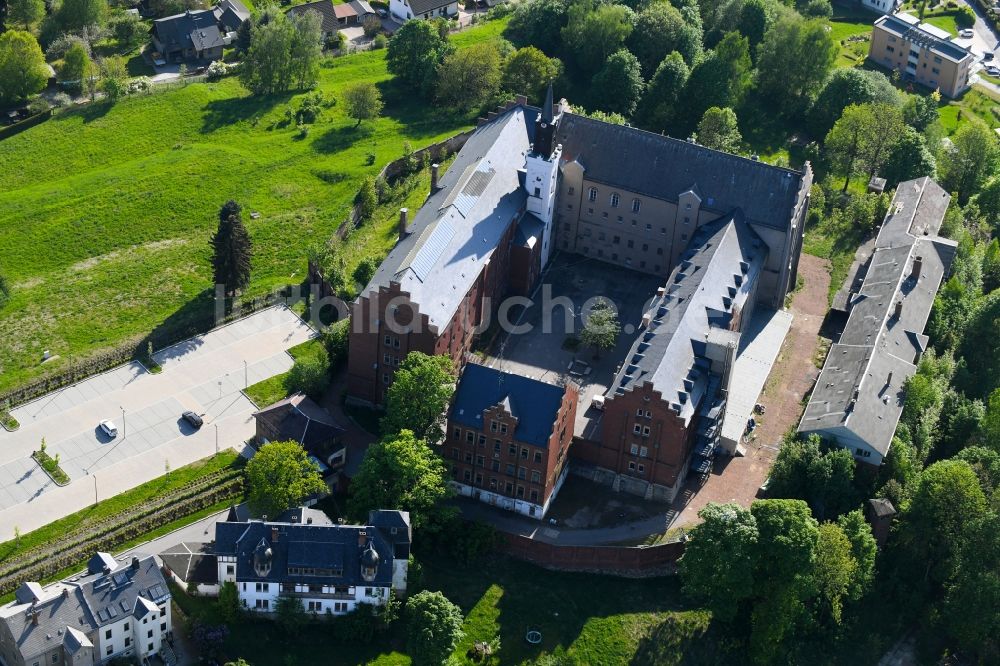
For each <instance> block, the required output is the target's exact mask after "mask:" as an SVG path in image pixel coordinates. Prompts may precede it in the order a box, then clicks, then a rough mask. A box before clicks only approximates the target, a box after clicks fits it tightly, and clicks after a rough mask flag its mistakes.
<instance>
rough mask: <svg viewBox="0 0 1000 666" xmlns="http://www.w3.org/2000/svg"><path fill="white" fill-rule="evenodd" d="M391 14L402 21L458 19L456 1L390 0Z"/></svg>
mask: <svg viewBox="0 0 1000 666" xmlns="http://www.w3.org/2000/svg"><path fill="white" fill-rule="evenodd" d="M389 13H390V14H392V15H393V16H395V17H396V18H398V19H399V20H400V21H409V20H410V19H425V20H426V19H435V18H449V19H450V18H458V2H456V1H455V0H389Z"/></svg>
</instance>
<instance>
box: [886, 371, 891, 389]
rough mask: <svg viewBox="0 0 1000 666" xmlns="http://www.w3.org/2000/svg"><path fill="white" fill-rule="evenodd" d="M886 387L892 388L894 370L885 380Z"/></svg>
mask: <svg viewBox="0 0 1000 666" xmlns="http://www.w3.org/2000/svg"><path fill="white" fill-rule="evenodd" d="M885 385H886V386H892V370H890V371H889V376H888V377H887V378H886V380H885Z"/></svg>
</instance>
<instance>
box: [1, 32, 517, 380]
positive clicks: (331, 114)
mask: <svg viewBox="0 0 1000 666" xmlns="http://www.w3.org/2000/svg"><path fill="white" fill-rule="evenodd" d="M503 26H504V23H503V22H502V21H498V22H491V23H487V24H484V25H482V26H477V27H474V28H471V29H469V30H466V31H464V32H462V33H459V34H457V35H455V36H453V41H454V43H455V44H456V45H457V46H459V47H462V46H467V45H469V44H471V43H474V42H476V41H480V40H484V39H490V38H492V37H495V36H496V35H498V34H499V33H500V31H501V30H502V29H503ZM359 80H367V81H373V82H376V83H377V84H378V85H379V87H380V88H381V90H382V94H383V97H384V99H385V102H386V106H385V110H384V113H383V117H382V118H381V119H379V120H378V121H375V122H366V123H364V124H362V126H361V127H359V128H355V122H354V121H353V120H350V119H348V118H347V117H346V116H345V113H344V111H343V110H342V108H341V105H335V106H332V107H330V108H328V109H326V110H325V111H324V114H323V116H322V117H321V119H320V121H319V122H317V123H316V124H315V125H314V126H312V127H311V128H310V130H309V133H308V136H306V137H302V136H300V133H299V131H298V130H297V129H296V128H295V127H294V123H286V122H285V113H286V111H288V110H291V111H293V112H294V110H295V108H296V107H297V105H298V103H299V98H301V96H302V94H300V93H297V92H296V93H290V94H287V95H279V96H275V97H269V98H254V97H250V96H249V95H248V93H247V92H246V90H244V89H243V88H242V86H241V85H240V84H239V82H238V81H237V80H236V79H234V78H228V79H224V80H223V81H220V82H218V83H212V84H201V83H198V84H190V85H188V86H185V87H180V88H175V89H172V90H169V91H166V92H163V93H158V94H154V95H151V96H144V97H137V98H131V99H126V100H123V101H122V102H120V103H119V104H117V105H116V106H113V107H108V106H105V105H103V104H99V105H91V106H89V107H88V108H84V109H80V110H76V111H72V112H68V113H65V114H61V115H59V116H57V117H56V118H54V119H52V120H51V121H49V122H47V123H43V124H42V125H39V126H37V127H35V128H32V129H30V130H28V131H26V132H23V133H21V134H19V135H17V136H14V137H11V138H9V139H7V140H5V141H3V142H0V173H2V174H4V176H3V183H2V185H3V186H2V187H0V266H2V267H3V272H4V273H5V275H6V277H7V278H8V280H9V281H10V282H11V283H12V285H13V294H12V298H11V301H10V302H9V303H8V305H7V306H6V307H5V308H4V310H3V311H2V312H0V339H2V340H4V344H3V345H0V390H3V389H5V388H9V387H11V386H13V385H16V384H19V383H22V382H24V381H26V380H29V379H30V378H31V377H33V376H36V375H37V374H38V373H40V371H41V369H40V366H39V363H38V361H39V359H40V356H41V353H42V351H43V350H50V351H51V352H52V353H53V354H57V355H59V356H60V357H61V358H60V360H58V361H56V363H68V362H70V361H71V360H74V359H80V358H81V357H84V356H86V355H87V354H89V353H92V352H94V351H95V350H98V349H101V348H106V347H109V346H113V345H115V344H118V343H120V342H122V341H126V340H132V339H135V340H138V339H141V338H142V336H144V335H145V334H146V333H148V332H149V331H151V330H153V329H154V328H156V327H157V326H159V325H161V324H162V323H163V322H165V321H178V322H180V321H182V320H184V319H185V317H190V316H192V311H195V310H196V311H198V312H200V311H202V308H205V307H208V306H210V299H208V298H205V297H204V295H206V294H208V293H210V292H208V290H209V289H210V287H211V284H210V282H211V271H210V269H209V266H208V258H209V247H208V239H209V236H210V235H211V233H212V231H213V230H214V228H215V225H216V214H217V211H218V208H219V206H221V204H222V203H223V202H225V200H227V199H229V198H234V199H236V200H237V201H239V202H240V203H241V204H243V206H244V211H245V212H244V222H245V223H246V225H247V227H248V229H249V231H250V234H251V237H252V239H253V242H254V268H253V277H252V283H251V285H250V287H249V289H248V295H249V296H253V295H259V294H262V293H265V292H267V291H269V290H271V289H273V288H275V287H279V286H283V285H286V284H297V283H299V282H300V281H301V280H302V278H303V276H304V273H305V263H306V261H305V257H306V250H307V247H308V246H309V245H311V244H318V243H322V242H323V241H325V240H326V239H327V238H328V237H329V236H330V234H331V233H332V232H333V231H334V230H335V229H336V228H337V226H338V225H339V224H340V222H341V221H342V220H343V219H344V218H345V216H346V214H347V211H348V209H349V207H350V205H351V202H352V199H353V197H354V194H355V192H356V191H357V187H358V184H359V182H360V180H361V178H362V177H363V176H364V175H367V174H372V173H375V172H377V171H378V169H379V168H381V165H383V164H385V163H386V162H388V161H391V160H393V159H395V158H397V157H399V156H400V155H402V153H403V146H404V144H405V143H407V142H408V143H410V144H411V145H412V147H413V148H414V149H416V148H419V147H421V146H423V145H426V144H429V143H432V142H434V141H438V140H440V139H443V138H445V137H447V136H450V135H452V134H454V133H455V132H457V131H460V130H462V129H465V128H467V127H469V126H470V124H471V119H470V118H468V117H456V116H453V115H449V114H447V113H445V112H443V111H441V110H440V109H437V108H435V107H434V106H433V105H430V104H428V103H426V102H425V101H423V100H421V99H419V98H417V97H415V96H414V95H412V94H411V93H409V92H408V91H405V90H402V89H400V88H399V87H397V86H396V85H394V84H393V83H392V82H391V81H390V76H389V74H388V73H387V71H386V65H385V51H384V50H383V51H371V52H366V53H359V54H356V55H351V56H346V57H343V58H337V59H332V60H329V61H327V62H326V63H325V64H324V67H323V68H322V72H321V76H320V81H319V85H318V88H319V89H320V90H321V91H323V92H324V94H326V95H327V96H328V97H329V98H335V97H336V95H337V93H338V92H339V90H340V89H341V88H342V87H343V86H344V85H345V84H347V83H349V82H352V81H359ZM369 154H371V155H374V161H373V163H372V164H368V162H369V161H370V158H369ZM250 212H257V213H260V216H259V218H257V219H254V218H252V217H251V216H250ZM200 295H202V298H198V297H199V296H200ZM186 305H188V306H189V307H185V306H186Z"/></svg>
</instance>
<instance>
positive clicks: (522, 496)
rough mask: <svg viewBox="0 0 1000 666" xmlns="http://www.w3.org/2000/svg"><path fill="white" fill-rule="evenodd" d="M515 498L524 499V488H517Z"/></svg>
mask: <svg viewBox="0 0 1000 666" xmlns="http://www.w3.org/2000/svg"><path fill="white" fill-rule="evenodd" d="M517 496H518V497H520V498H522V499H524V486H518V487H517Z"/></svg>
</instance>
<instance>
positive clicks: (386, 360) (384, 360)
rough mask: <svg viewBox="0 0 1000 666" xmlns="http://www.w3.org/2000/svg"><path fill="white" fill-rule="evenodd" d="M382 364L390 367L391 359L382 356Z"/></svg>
mask: <svg viewBox="0 0 1000 666" xmlns="http://www.w3.org/2000/svg"><path fill="white" fill-rule="evenodd" d="M382 362H383V363H385V364H386V365H392V357H391V356H389V355H388V354H383V355H382Z"/></svg>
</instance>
